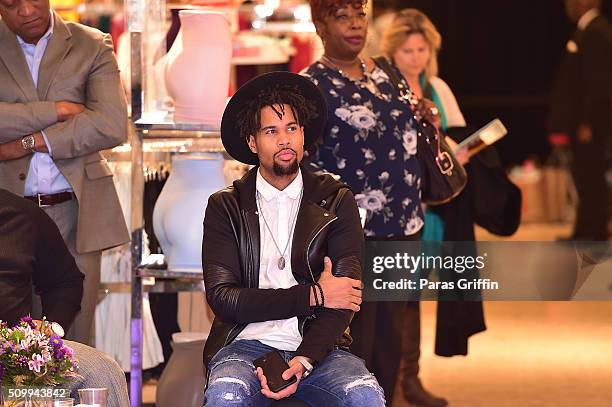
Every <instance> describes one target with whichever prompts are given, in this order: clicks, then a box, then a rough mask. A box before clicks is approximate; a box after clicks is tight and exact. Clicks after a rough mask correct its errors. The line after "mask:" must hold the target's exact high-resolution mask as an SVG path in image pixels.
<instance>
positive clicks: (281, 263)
mask: <svg viewBox="0 0 612 407" xmlns="http://www.w3.org/2000/svg"><path fill="white" fill-rule="evenodd" d="M303 192H304V188H302V189H301V190H300V196H299V197H298V200H297V204H298V207H297V209H296V211H295V215H294V216H293V222H292V225H291V229H290V230H289V234H288V235H287V244H285V248H284V249H283V251H282V252H281V249H280V247H278V243H276V239H274V233H272V229H271V228H270V225H268V221H267V220H266V217H265V216H264V212H263V207H262V205H261V194H260V193H259V191H257V210H258V211H259V213H260V214H261V218H262V219H263V221H264V225H265V226H266V229H268V233H270V237H271V238H272V242H273V243H274V246H275V247H276V250H278V254H279V255H280V257H279V258H278V262H277V265H278V268H279V269H280V270H284V269H285V265H286V260H285V253H286V252H287V248H288V247H289V242H290V241H291V240H292V237H293V229H294V228H295V223H296V222H297V215H298V212H299V211H300V203H301V202H302V193H303Z"/></svg>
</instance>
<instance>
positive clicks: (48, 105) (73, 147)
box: [0, 36, 127, 161]
mask: <svg viewBox="0 0 612 407" xmlns="http://www.w3.org/2000/svg"><path fill="white" fill-rule="evenodd" d="M84 88H85V89H86V90H85V93H86V94H85V95H84V100H85V103H84V104H80V103H75V102H70V101H56V102H54V101H37V102H30V103H6V102H0V143H1V144H0V161H7V160H14V159H17V158H21V157H23V156H25V155H28V154H31V152H30V151H27V150H25V149H23V147H22V145H21V139H22V138H23V137H24V136H28V135H30V134H31V135H33V136H34V139H35V147H34V151H36V152H49V149H48V148H47V144H46V142H45V139H44V138H43V135H42V132H44V134H45V135H46V139H47V141H48V143H49V146H50V147H51V154H52V155H53V158H55V159H68V158H74V157H79V156H83V155H87V154H90V153H93V152H96V151H100V150H104V149H107V148H112V147H114V146H116V145H118V144H120V143H122V142H124V141H125V140H126V139H127V102H126V99H125V94H124V92H123V88H122V86H121V80H120V78H119V69H118V67H117V62H116V60H115V56H114V54H113V49H112V42H111V39H110V36H105V37H104V41H102V42H100V44H99V49H98V53H97V55H96V57H95V59H94V62H93V63H92V67H91V69H90V71H89V75H88V77H87V83H86V84H85V86H84Z"/></svg>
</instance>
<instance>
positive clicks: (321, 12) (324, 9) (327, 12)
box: [310, 0, 368, 24]
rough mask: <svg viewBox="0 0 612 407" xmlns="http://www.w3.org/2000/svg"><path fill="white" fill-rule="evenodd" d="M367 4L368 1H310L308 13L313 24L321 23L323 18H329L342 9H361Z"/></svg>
mask: <svg viewBox="0 0 612 407" xmlns="http://www.w3.org/2000/svg"><path fill="white" fill-rule="evenodd" d="M367 3H368V0H310V13H311V14H312V21H313V22H314V23H315V24H317V23H323V22H324V20H325V17H328V16H331V15H332V14H334V13H335V12H336V10H338V9H340V8H342V7H346V6H349V5H350V6H353V7H363V6H365V5H366V4H367Z"/></svg>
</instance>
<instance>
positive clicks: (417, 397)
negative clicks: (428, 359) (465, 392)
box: [402, 302, 448, 407]
mask: <svg viewBox="0 0 612 407" xmlns="http://www.w3.org/2000/svg"><path fill="white" fill-rule="evenodd" d="M419 305H420V304H419V302H409V303H408V306H407V307H406V313H405V318H404V335H403V344H402V359H403V360H402V362H403V368H402V393H403V394H404V398H405V399H406V400H407V401H409V402H410V403H411V404H413V405H414V406H415V407H444V406H446V405H447V404H448V402H447V401H446V400H445V399H443V398H439V397H436V396H434V395H432V394H431V393H429V392H428V391H427V390H425V389H424V388H423V385H422V384H421V380H420V379H419V357H420V356H421V314H420V306H419Z"/></svg>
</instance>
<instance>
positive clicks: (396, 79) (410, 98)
mask: <svg viewBox="0 0 612 407" xmlns="http://www.w3.org/2000/svg"><path fill="white" fill-rule="evenodd" d="M372 60H373V61H374V63H375V64H376V65H378V67H379V68H380V69H382V70H383V71H384V72H385V73H386V74H387V76H388V77H389V81H390V82H391V84H392V85H393V86H394V87H395V88H397V90H398V91H399V94H400V99H401V101H402V102H404V103H405V104H407V105H408V106H409V108H410V110H411V111H412V109H414V108H415V107H416V105H417V104H418V103H419V100H418V98H417V96H416V95H415V94H414V92H411V91H410V87H409V86H408V84H407V83H406V80H405V79H404V78H403V77H401V76H400V75H399V74H398V72H397V70H396V69H395V68H394V67H393V66H392V65H391V62H390V61H389V59H388V58H387V57H385V56H382V55H381V56H378V57H373V58H372ZM417 125H419V126H420V125H421V124H420V123H417ZM428 125H429V127H430V128H432V129H434V134H433V138H434V141H436V142H437V148H436V150H437V152H436V153H435V156H436V161H438V160H439V157H440V156H441V155H442V152H441V150H440V136H439V134H438V130H437V129H436V126H434V125H433V124H431V123H428ZM421 131H423V130H422V129H421ZM426 139H427V143H428V144H431V142H430V141H429V138H428V137H426ZM440 170H441V171H442V168H440Z"/></svg>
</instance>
